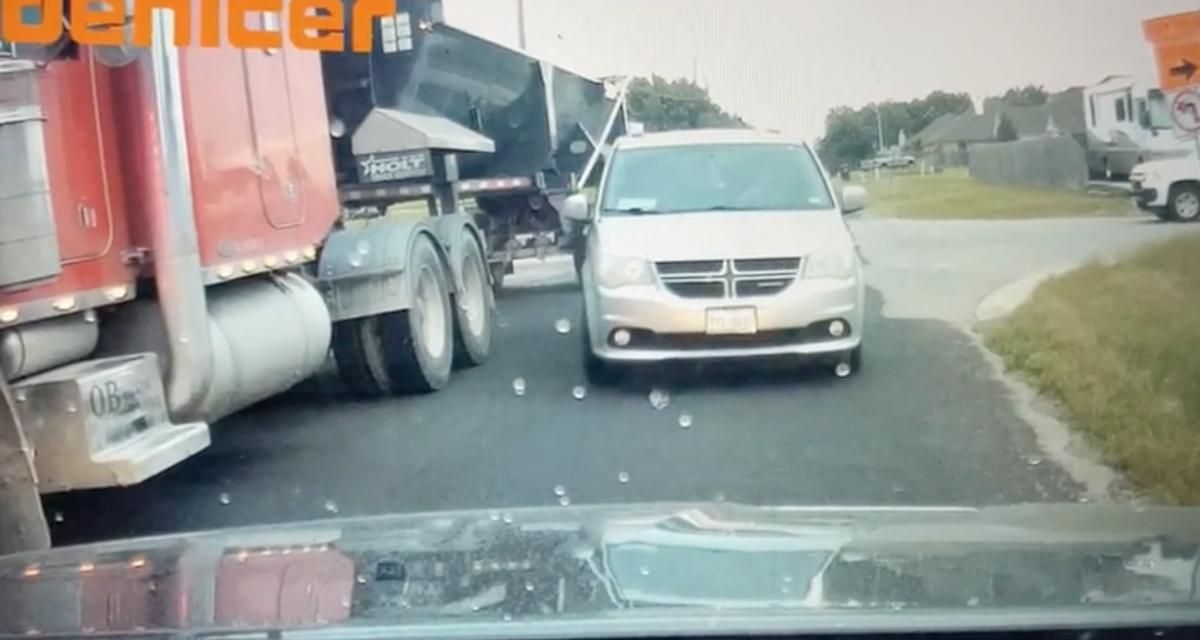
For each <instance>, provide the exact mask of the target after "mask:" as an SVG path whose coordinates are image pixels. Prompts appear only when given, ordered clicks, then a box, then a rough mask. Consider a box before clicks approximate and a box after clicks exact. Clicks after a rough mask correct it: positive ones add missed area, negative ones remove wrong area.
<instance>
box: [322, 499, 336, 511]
mask: <svg viewBox="0 0 1200 640" xmlns="http://www.w3.org/2000/svg"><path fill="white" fill-rule="evenodd" d="M325 510H326V511H328V512H329V513H337V512H338V506H337V503H336V502H334V501H333V500H326V501H325Z"/></svg>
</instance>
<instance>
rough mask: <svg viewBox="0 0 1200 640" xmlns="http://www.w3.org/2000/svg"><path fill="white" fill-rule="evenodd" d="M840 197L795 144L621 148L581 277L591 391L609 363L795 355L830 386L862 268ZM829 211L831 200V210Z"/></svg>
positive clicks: (756, 137) (574, 209)
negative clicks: (822, 372)
mask: <svg viewBox="0 0 1200 640" xmlns="http://www.w3.org/2000/svg"><path fill="white" fill-rule="evenodd" d="M865 199H866V196H865V192H864V191H863V190H862V188H860V187H856V186H848V187H846V188H845V189H844V190H843V191H842V193H841V198H840V199H839V198H836V197H835V196H834V188H833V185H832V184H831V182H830V180H829V177H828V175H827V174H826V172H825V171H824V170H823V169H822V167H821V164H820V161H819V160H818V159H817V157H816V154H814V153H813V151H812V149H811V148H810V147H809V146H808V145H807V144H805V143H804V142H801V141H797V140H793V139H790V138H787V137H785V136H782V135H780V134H775V133H765V132H757V131H752V130H740V129H739V130H699V131H678V132H668V133H655V134H645V135H638V136H630V137H625V138H622V139H621V140H619V141H618V142H617V143H616V145H614V148H613V151H612V154H611V156H610V159H609V162H608V164H607V167H606V169H605V172H604V175H603V177H602V179H601V183H600V188H599V193H598V195H597V201H596V206H595V207H594V208H592V207H589V205H588V202H587V200H586V198H585V197H584V196H582V195H575V196H571V197H570V198H568V199H567V201H566V203H565V206H564V211H563V213H564V215H565V216H566V217H567V218H569V219H571V220H574V221H576V222H583V223H585V224H588V225H589V226H588V228H587V231H586V245H585V251H584V254H583V255H584V257H583V263H582V265H581V267H580V278H581V284H582V289H583V298H584V329H585V331H586V335H585V341H584V344H585V346H584V357H585V361H586V363H587V370H588V374H589V375H590V376H592V377H593V378H594V379H602V378H608V377H611V374H612V373H613V369H614V367H616V366H617V365H619V364H621V363H638V362H658V361H671V360H696V359H715V358H751V357H764V356H786V355H795V356H805V357H811V358H819V359H821V360H823V361H825V362H828V363H829V364H830V365H831V366H832V367H833V369H834V371H835V373H836V374H837V375H838V376H840V377H846V376H849V375H851V373H852V372H854V371H855V370H857V369H858V367H859V365H860V363H861V360H862V349H863V329H864V327H863V316H864V312H863V306H864V290H865V287H864V281H863V269H862V264H861V262H860V260H859V256H858V252H857V248H856V246H855V243H854V239H853V237H852V236H851V234H850V231H849V229H848V228H847V226H846V222H845V220H844V219H843V215H844V214H847V213H851V212H853V211H857V210H859V209H861V208H863V206H864V204H865ZM839 200H840V202H839Z"/></svg>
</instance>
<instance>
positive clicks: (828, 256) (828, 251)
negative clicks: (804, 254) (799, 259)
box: [804, 247, 855, 280]
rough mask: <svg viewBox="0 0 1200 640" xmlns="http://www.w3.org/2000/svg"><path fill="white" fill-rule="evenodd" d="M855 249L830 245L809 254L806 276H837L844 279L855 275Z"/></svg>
mask: <svg viewBox="0 0 1200 640" xmlns="http://www.w3.org/2000/svg"><path fill="white" fill-rule="evenodd" d="M854 272H855V263H854V249H853V248H852V247H836V248H835V247H829V248H824V249H819V250H817V251H814V252H812V253H811V254H809V256H808V259H807V260H806V261H805V265H804V277H805V278H837V279H839V280H844V279H846V278H850V277H852V276H854Z"/></svg>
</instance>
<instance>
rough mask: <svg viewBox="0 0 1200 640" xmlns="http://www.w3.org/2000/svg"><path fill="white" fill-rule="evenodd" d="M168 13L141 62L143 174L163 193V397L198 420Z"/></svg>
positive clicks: (201, 384) (200, 369) (200, 345)
mask: <svg viewBox="0 0 1200 640" xmlns="http://www.w3.org/2000/svg"><path fill="white" fill-rule="evenodd" d="M174 22H175V16H174V14H173V13H172V12H171V11H166V10H162V9H157V10H155V11H154V12H153V44H152V45H151V47H150V51H149V55H148V57H147V58H146V59H144V60H143V62H142V63H141V64H142V69H141V70H140V71H141V73H142V74H143V75H142V77H141V80H142V88H143V91H145V92H147V93H146V95H148V96H152V98H153V99H152V103H151V104H153V115H152V117H153V119H154V125H155V133H156V136H155V137H156V138H157V140H156V141H155V142H156V143H157V144H156V145H154V148H153V149H152V150H146V151H149V153H147V156H148V157H147V158H146V160H147V165H146V171H147V173H148V174H149V175H150V176H153V177H155V178H157V180H154V181H153V182H151V183H150V184H158V185H161V187H162V188H161V189H159V190H158V191H157V192H156V193H155V196H156V197H154V198H153V200H154V202H153V203H152V204H153V209H152V210H151V211H152V213H151V215H149V216H148V220H149V221H150V230H149V231H150V234H149V235H150V238H151V242H152V246H151V258H152V260H153V269H154V280H155V284H156V287H157V289H158V304H159V308H160V309H161V310H162V319H163V325H164V327H165V328H166V332H167V338H168V339H169V341H170V346H169V348H168V361H167V362H166V363H165V365H166V393H167V400H168V405H169V408H170V411H171V415H172V416H174V417H175V418H176V419H188V418H190V417H192V416H194V415H195V414H196V412H197V411H198V409H199V407H200V404H201V402H202V401H203V400H204V397H205V395H206V394H207V393H208V389H209V386H210V385H211V384H212V372H213V355H212V344H211V343H212V338H211V336H210V334H209V326H208V308H207V302H206V300H205V294H204V282H203V280H202V279H201V267H200V247H199V240H198V239H197V235H196V223H195V218H194V216H193V210H192V209H193V205H192V182H191V166H190V163H189V160H188V142H187V133H186V131H185V130H184V114H183V95H182V93H183V89H182V79H181V78H180V68H179V50H178V49H177V48H176V47H175V46H174V45H173V44H172V43H171V34H173V33H174V32H175V24H174Z"/></svg>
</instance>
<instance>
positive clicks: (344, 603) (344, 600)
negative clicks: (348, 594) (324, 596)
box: [342, 598, 350, 609]
mask: <svg viewBox="0 0 1200 640" xmlns="http://www.w3.org/2000/svg"><path fill="white" fill-rule="evenodd" d="M342 608H343V609H349V608H350V598H342Z"/></svg>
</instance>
